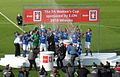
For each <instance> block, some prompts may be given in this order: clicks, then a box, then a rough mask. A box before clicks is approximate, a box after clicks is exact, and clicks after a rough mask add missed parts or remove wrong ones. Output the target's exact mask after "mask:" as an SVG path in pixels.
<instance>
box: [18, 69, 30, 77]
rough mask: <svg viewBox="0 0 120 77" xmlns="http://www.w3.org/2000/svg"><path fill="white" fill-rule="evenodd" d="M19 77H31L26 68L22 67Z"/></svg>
mask: <svg viewBox="0 0 120 77" xmlns="http://www.w3.org/2000/svg"><path fill="white" fill-rule="evenodd" d="M18 77H29V72H28V71H27V70H26V69H25V68H24V67H21V68H20V70H19V74H18Z"/></svg>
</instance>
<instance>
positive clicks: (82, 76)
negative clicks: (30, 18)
mask: <svg viewBox="0 0 120 77" xmlns="http://www.w3.org/2000/svg"><path fill="white" fill-rule="evenodd" d="M89 73H90V71H89V70H88V69H87V68H86V67H85V66H83V65H81V66H79V67H78V70H77V74H78V77H87V75H88V74H89Z"/></svg>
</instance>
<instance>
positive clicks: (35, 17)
mask: <svg viewBox="0 0 120 77" xmlns="http://www.w3.org/2000/svg"><path fill="white" fill-rule="evenodd" d="M41 19H42V12H41V11H33V21H41Z"/></svg>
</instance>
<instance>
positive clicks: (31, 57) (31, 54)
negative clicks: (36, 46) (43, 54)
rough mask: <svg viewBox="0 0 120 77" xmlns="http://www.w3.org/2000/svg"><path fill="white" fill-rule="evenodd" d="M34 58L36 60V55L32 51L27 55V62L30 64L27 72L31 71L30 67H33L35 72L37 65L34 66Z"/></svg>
mask: <svg viewBox="0 0 120 77" xmlns="http://www.w3.org/2000/svg"><path fill="white" fill-rule="evenodd" d="M35 58H36V54H35V53H34V51H33V50H31V51H30V53H29V55H28V60H29V63H30V67H29V71H30V70H31V69H32V65H34V68H35V70H36V71H37V65H36V62H35Z"/></svg>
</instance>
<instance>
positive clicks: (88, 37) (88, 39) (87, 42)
mask: <svg viewBox="0 0 120 77" xmlns="http://www.w3.org/2000/svg"><path fill="white" fill-rule="evenodd" d="M85 36H86V39H85V50H86V55H85V56H88V52H90V54H91V56H92V52H91V50H90V43H91V37H92V30H91V29H90V28H88V31H87V32H86V33H85Z"/></svg>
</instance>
